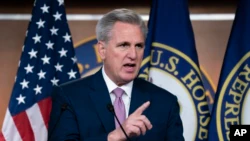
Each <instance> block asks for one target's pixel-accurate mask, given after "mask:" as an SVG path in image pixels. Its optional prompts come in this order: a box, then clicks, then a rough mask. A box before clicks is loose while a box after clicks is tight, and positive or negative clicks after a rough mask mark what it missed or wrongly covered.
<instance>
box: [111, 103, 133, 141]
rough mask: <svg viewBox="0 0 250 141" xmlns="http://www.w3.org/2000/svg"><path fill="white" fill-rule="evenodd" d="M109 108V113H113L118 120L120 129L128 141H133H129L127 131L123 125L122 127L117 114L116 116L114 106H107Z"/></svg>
mask: <svg viewBox="0 0 250 141" xmlns="http://www.w3.org/2000/svg"><path fill="white" fill-rule="evenodd" d="M107 108H108V110H109V112H111V113H112V114H113V115H114V116H115V118H116V120H117V122H118V124H119V125H120V127H121V129H122V132H123V133H124V135H125V136H126V138H127V140H128V141H131V140H130V139H129V137H128V135H127V133H126V132H125V130H124V129H123V127H122V125H121V123H120V121H119V119H118V117H117V116H116V114H115V109H114V106H113V105H112V104H107Z"/></svg>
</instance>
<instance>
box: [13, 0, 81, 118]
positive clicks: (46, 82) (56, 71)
mask: <svg viewBox="0 0 250 141" xmlns="http://www.w3.org/2000/svg"><path fill="white" fill-rule="evenodd" d="M63 4H64V2H63V0H58V1H51V0H46V1H44V0H38V1H36V2H35V3H34V9H33V12H32V18H31V21H30V23H29V27H28V30H27V31H26V38H25V42H24V45H23V48H22V55H21V59H20V61H19V67H18V72H17V76H16V80H15V84H14V88H13V92H12V95H11V99H10V102H9V110H10V113H11V115H16V114H18V113H20V112H21V111H24V110H26V109H27V108H29V107H31V106H32V105H34V104H35V103H37V102H39V101H40V100H42V99H44V98H47V97H49V96H50V92H51V90H52V87H53V86H57V85H59V84H62V83H64V82H67V81H70V80H73V79H76V78H79V77H80V75H79V72H78V68H77V65H76V57H75V53H74V48H73V43H72V39H71V34H70V31H69V27H68V23H67V19H66V15H65V9H64V6H63Z"/></svg>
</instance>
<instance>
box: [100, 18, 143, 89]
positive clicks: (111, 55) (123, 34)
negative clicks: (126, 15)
mask: <svg viewBox="0 0 250 141" xmlns="http://www.w3.org/2000/svg"><path fill="white" fill-rule="evenodd" d="M144 45H145V43H144V36H143V33H142V32H141V30H140V28H139V26H138V25H133V24H128V23H122V22H116V23H115V24H114V26H113V29H112V31H111V36H110V40H109V41H108V42H107V43H104V42H102V41H99V42H98V51H99V53H100V56H101V58H102V60H103V63H104V69H105V72H106V74H107V75H108V76H109V78H110V79H111V80H112V81H114V82H115V83H116V84H117V85H118V86H119V85H123V84H126V83H128V82H130V81H132V80H133V79H134V78H135V77H136V76H137V74H138V71H139V69H140V66H141V62H142V57H143V52H144Z"/></svg>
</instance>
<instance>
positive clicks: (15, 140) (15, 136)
mask: <svg viewBox="0 0 250 141" xmlns="http://www.w3.org/2000/svg"><path fill="white" fill-rule="evenodd" d="M2 133H3V136H4V138H5V140H6V141H22V138H21V136H20V134H19V132H18V130H17V128H16V125H15V123H14V120H13V118H12V116H11V115H10V111H9V109H7V111H6V114H5V117H4V121H3V127H2Z"/></svg>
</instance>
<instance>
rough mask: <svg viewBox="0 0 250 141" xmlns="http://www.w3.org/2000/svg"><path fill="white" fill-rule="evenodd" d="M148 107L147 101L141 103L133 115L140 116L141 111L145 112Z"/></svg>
mask: <svg viewBox="0 0 250 141" xmlns="http://www.w3.org/2000/svg"><path fill="white" fill-rule="evenodd" d="M149 105H150V102H149V101H147V102H145V103H143V104H142V105H141V106H140V107H139V108H137V109H136V110H135V112H134V114H136V115H141V114H142V113H143V111H145V110H146V109H147V108H148V106H149Z"/></svg>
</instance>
